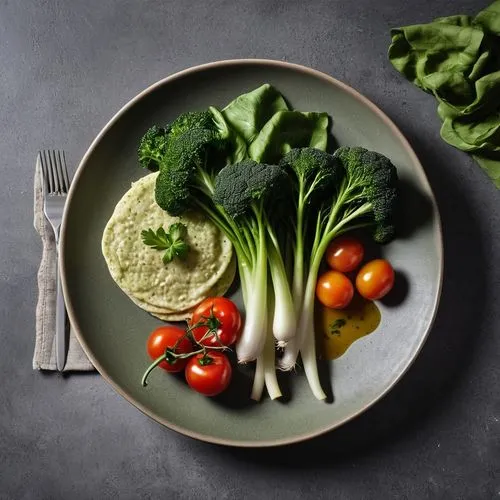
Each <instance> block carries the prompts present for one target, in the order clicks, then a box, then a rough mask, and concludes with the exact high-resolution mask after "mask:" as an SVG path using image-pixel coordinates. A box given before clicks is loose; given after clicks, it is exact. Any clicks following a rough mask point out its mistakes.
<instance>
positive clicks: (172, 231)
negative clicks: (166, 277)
mask: <svg viewBox="0 0 500 500" xmlns="http://www.w3.org/2000/svg"><path fill="white" fill-rule="evenodd" d="M186 235H187V227H186V226H185V225H184V224H182V223H181V222H176V223H175V224H172V225H171V226H170V227H169V228H168V233H167V232H165V229H163V227H161V226H160V227H159V228H158V229H157V230H156V232H155V231H154V230H153V229H151V228H149V229H144V230H143V231H141V237H142V241H143V242H144V244H145V245H148V246H150V247H151V248H153V249H154V250H165V253H164V254H163V257H162V260H163V263H164V264H168V263H169V262H172V260H173V259H174V258H175V257H177V258H179V259H185V258H186V256H187V253H188V252H189V245H188V244H187V243H186V242H185V241H184V240H185V238H186Z"/></svg>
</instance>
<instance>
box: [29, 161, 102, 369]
mask: <svg viewBox="0 0 500 500" xmlns="http://www.w3.org/2000/svg"><path fill="white" fill-rule="evenodd" d="M34 186H35V193H34V195H35V200H34V225H35V229H36V230H37V232H38V234H39V235H40V237H41V239H42V245H43V253H42V262H41V263H40V268H39V269H38V303H37V306H36V336H35V353H34V355H33V369H34V370H56V350H55V337H56V314H55V312H56V260H57V254H56V243H55V239H54V231H53V230H52V227H51V225H50V223H49V221H48V220H47V219H46V218H45V215H44V213H43V187H42V172H41V170H40V168H39V167H38V165H37V168H36V170H35V182H34ZM93 369H94V366H93V365H92V363H91V362H90V361H89V359H88V358H87V356H86V355H85V353H84V352H83V349H82V347H81V346H80V344H79V342H78V339H77V338H76V336H75V333H74V331H73V329H72V328H70V334H69V344H68V355H67V359H66V365H65V366H64V371H65V372H67V371H89V370H93Z"/></svg>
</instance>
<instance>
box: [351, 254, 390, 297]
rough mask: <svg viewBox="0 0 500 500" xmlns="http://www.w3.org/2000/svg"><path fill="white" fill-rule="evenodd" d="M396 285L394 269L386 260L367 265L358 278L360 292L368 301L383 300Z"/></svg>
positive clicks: (374, 261) (378, 260) (373, 261)
mask: <svg viewBox="0 0 500 500" xmlns="http://www.w3.org/2000/svg"><path fill="white" fill-rule="evenodd" d="M393 285H394V269H393V268H392V266H391V265H390V264H389V262H387V261H386V260H384V259H375V260H372V261H370V262H368V263H366V264H365V265H364V266H363V267H362V268H361V269H360V270H359V273H358V275H357V276H356V288H357V289H358V292H359V293H360V294H361V295H362V296H363V297H364V298H365V299H368V300H377V299H381V298H382V297H384V296H385V295H387V294H388V293H389V292H390V290H391V288H392V287H393Z"/></svg>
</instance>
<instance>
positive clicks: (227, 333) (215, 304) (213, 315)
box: [190, 297, 241, 347]
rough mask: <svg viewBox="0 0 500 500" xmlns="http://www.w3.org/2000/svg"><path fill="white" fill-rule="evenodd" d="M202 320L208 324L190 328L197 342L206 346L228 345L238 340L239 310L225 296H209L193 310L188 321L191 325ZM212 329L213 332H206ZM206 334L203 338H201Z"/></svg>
mask: <svg viewBox="0 0 500 500" xmlns="http://www.w3.org/2000/svg"><path fill="white" fill-rule="evenodd" d="M200 322H204V323H207V325H208V326H199V327H197V328H194V329H193V330H192V333H193V336H194V338H195V339H196V341H197V342H200V341H201V343H202V344H203V345H205V346H207V347H220V346H221V345H225V346H230V345H232V344H234V343H235V342H236V341H237V340H238V336H239V334H240V330H241V315H240V311H238V308H237V307H236V305H235V304H234V302H232V301H230V300H229V299H226V298H225V297H209V298H208V299H205V300H204V301H203V302H202V303H201V304H200V305H199V306H198V307H197V308H196V309H195V311H194V313H193V316H192V318H191V321H190V325H191V326H193V325H195V324H197V323H200ZM210 330H213V331H214V333H210V334H208V335H207V333H208V332H209V331H210ZM205 335H207V336H206V337H205V338H204V339H203V340H201V339H202V338H203V337H204V336H205Z"/></svg>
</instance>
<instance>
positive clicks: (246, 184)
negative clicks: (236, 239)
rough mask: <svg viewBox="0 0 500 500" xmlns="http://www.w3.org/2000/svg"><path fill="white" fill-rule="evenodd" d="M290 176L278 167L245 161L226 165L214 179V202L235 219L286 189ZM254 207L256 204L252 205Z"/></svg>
mask: <svg viewBox="0 0 500 500" xmlns="http://www.w3.org/2000/svg"><path fill="white" fill-rule="evenodd" d="M287 182H288V177H287V175H286V173H285V171H284V170H283V169H282V168H281V167H279V166H277V165H266V164H263V163H257V162H255V161H253V160H244V161H242V162H239V163H235V164H233V165H227V166H225V167H224V168H223V169H222V170H221V171H220V172H219V173H218V175H217V177H216V178H215V190H214V195H213V200H214V201H215V203H218V204H219V205H221V206H222V207H223V208H224V210H225V211H226V212H227V213H228V214H229V215H230V216H231V217H233V218H237V217H240V216H242V215H245V214H247V213H248V212H249V211H250V210H251V209H252V208H255V207H256V206H258V204H259V202H265V201H266V200H267V199H268V198H269V196H270V195H271V194H272V195H273V196H275V195H276V193H279V192H280V190H282V189H285V188H286V184H287ZM253 204H255V205H253Z"/></svg>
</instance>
